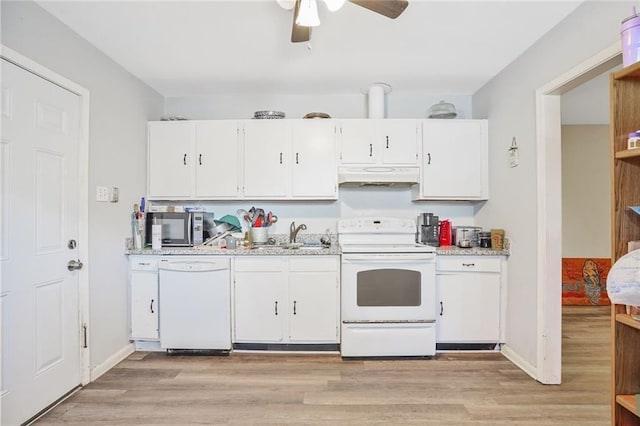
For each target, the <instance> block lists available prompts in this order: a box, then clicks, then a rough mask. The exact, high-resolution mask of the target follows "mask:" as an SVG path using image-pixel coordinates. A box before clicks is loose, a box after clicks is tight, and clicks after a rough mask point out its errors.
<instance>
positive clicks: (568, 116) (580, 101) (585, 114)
mask: <svg viewBox="0 0 640 426" xmlns="http://www.w3.org/2000/svg"><path fill="white" fill-rule="evenodd" d="M620 68H622V65H620V66H617V67H615V68H614V69H612V70H611V72H613V71H617V70H619V69H620ZM561 102H562V105H561V112H562V124H609V105H610V102H609V73H608V72H606V73H604V74H601V75H599V76H598V77H596V78H594V79H592V80H590V81H588V82H586V83H584V84H581V85H580V86H578V87H576V88H575V89H573V90H570V91H569V92H567V93H563V94H562V97H561Z"/></svg>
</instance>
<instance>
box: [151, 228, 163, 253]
mask: <svg viewBox="0 0 640 426" xmlns="http://www.w3.org/2000/svg"><path fill="white" fill-rule="evenodd" d="M151 249H152V250H160V249H162V225H151Z"/></svg>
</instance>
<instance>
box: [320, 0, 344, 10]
mask: <svg viewBox="0 0 640 426" xmlns="http://www.w3.org/2000/svg"><path fill="white" fill-rule="evenodd" d="M324 2H325V4H326V5H327V9H329V12H335V11H336V10H339V9H340V8H341V7H342V6H343V5H344V2H345V0H324Z"/></svg>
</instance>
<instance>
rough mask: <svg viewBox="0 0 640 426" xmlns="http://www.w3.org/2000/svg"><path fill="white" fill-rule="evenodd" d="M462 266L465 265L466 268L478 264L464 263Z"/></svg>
mask: <svg viewBox="0 0 640 426" xmlns="http://www.w3.org/2000/svg"><path fill="white" fill-rule="evenodd" d="M462 266H464V267H465V268H473V267H474V266H476V264H475V263H463V264H462Z"/></svg>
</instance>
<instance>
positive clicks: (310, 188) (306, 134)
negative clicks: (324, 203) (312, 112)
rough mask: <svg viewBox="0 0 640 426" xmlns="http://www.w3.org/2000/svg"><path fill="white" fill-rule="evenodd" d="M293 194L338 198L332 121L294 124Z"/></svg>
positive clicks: (304, 196) (336, 164)
mask: <svg viewBox="0 0 640 426" xmlns="http://www.w3.org/2000/svg"><path fill="white" fill-rule="evenodd" d="M292 177H293V179H292V185H293V187H292V195H293V197H295V198H329V199H337V198H338V158H337V153H336V132H335V123H334V122H333V121H332V120H295V121H293V165H292Z"/></svg>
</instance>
